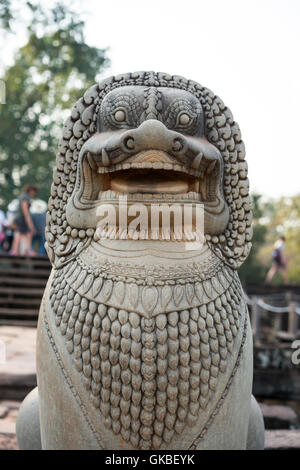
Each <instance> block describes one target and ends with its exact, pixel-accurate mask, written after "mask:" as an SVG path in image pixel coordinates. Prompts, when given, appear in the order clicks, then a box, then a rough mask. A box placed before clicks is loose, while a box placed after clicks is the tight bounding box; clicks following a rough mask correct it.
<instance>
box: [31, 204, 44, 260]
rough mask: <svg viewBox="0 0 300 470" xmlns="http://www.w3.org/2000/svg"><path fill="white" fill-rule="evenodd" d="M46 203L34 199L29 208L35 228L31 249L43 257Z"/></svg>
mask: <svg viewBox="0 0 300 470" xmlns="http://www.w3.org/2000/svg"><path fill="white" fill-rule="evenodd" d="M46 211H47V203H46V202H45V201H42V200H41V199H36V200H35V201H33V202H32V204H31V207H30V214H31V218H32V221H33V223H34V227H35V235H34V237H33V239H32V248H33V249H35V251H36V252H37V253H38V254H39V255H45V254H46V250H45V246H44V245H45V227H46Z"/></svg>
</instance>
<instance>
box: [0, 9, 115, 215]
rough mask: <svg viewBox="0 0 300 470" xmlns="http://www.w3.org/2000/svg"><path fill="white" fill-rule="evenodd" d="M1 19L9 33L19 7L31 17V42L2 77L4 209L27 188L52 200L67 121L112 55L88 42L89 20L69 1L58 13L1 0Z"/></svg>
mask: <svg viewBox="0 0 300 470" xmlns="http://www.w3.org/2000/svg"><path fill="white" fill-rule="evenodd" d="M0 2H1V3H0V20H1V22H2V25H3V26H4V27H5V28H6V29H7V30H8V31H11V30H13V27H14V24H15V23H16V24H18V21H21V20H20V19H19V18H18V17H16V18H15V16H14V15H13V11H14V10H13V8H15V9H16V7H17V6H18V5H19V11H20V10H21V8H22V7H24V8H27V11H28V12H29V13H30V18H31V21H30V24H29V25H28V26H27V38H28V39H27V43H26V44H25V45H24V46H22V47H21V48H20V49H19V50H18V51H17V52H16V54H15V56H14V63H13V65H11V66H10V67H8V68H7V69H6V71H5V72H4V75H3V76H2V77H1V78H2V80H3V81H4V82H5V85H6V104H5V105H0V166H1V174H0V207H2V208H5V207H6V206H7V204H8V203H9V202H10V200H11V199H13V198H14V197H16V196H17V195H18V194H19V192H20V188H21V187H22V186H23V185H24V184H28V183H35V184H38V185H39V187H40V193H39V197H41V198H42V199H45V200H47V199H48V196H49V189H50V183H51V180H52V168H53V165H54V160H55V158H54V157H55V154H56V150H57V143H58V138H59V136H60V132H61V127H62V123H63V120H64V119H65V117H66V116H67V114H68V112H69V110H70V108H71V107H72V105H73V104H74V103H75V102H76V101H77V100H78V99H79V97H80V96H82V94H83V92H84V90H86V89H87V88H88V87H89V86H91V85H92V84H93V83H94V82H95V80H96V77H97V75H98V74H99V73H100V72H102V71H103V69H104V68H105V67H106V66H107V65H108V63H109V61H108V59H107V51H106V50H103V49H98V48H95V47H91V46H89V45H87V44H86V42H85V38H84V21H82V20H79V19H78V13H75V12H74V11H73V10H72V9H70V7H68V6H66V2H63V3H62V2H58V3H57V4H55V6H54V7H53V8H52V9H50V10H49V9H45V7H41V5H40V4H39V3H36V4H33V3H31V2H25V1H22V0H15V1H11V0H0Z"/></svg>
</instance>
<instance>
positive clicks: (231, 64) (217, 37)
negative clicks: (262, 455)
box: [0, 0, 300, 448]
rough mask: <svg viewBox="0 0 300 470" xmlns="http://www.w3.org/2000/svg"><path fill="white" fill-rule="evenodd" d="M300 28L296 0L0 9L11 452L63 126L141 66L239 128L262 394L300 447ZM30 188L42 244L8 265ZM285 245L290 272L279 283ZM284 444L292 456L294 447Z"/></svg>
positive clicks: (245, 271)
mask: <svg viewBox="0 0 300 470" xmlns="http://www.w3.org/2000/svg"><path fill="white" fill-rule="evenodd" d="M299 22H300V2H299V1H298V0H243V1H240V0H227V1H226V2H225V1H223V0H210V1H209V2H208V1H206V0H186V2H182V1H179V0H164V1H161V0H152V1H151V2H146V1H143V0H139V1H138V0H129V1H127V2H124V1H123V0H114V1H111V2H110V1H108V2H104V1H101V0H88V1H85V2H82V1H79V0H73V1H68V0H61V1H58V0H41V1H35V0H32V1H26V0H0V26H1V29H0V40H1V57H0V103H1V104H0V250H1V253H2V254H0V301H1V304H0V325H2V326H0V329H1V331H0V338H2V341H3V344H5V345H6V346H7V359H6V362H5V365H2V366H1V364H0V448H1V446H2V447H3V448H15V447H16V442H15V436H14V423H15V417H16V413H17V411H16V410H17V409H18V406H19V403H20V400H21V399H22V398H23V397H24V396H25V393H27V391H28V390H30V389H31V388H32V387H33V386H34V384H35V381H36V378H35V359H34V341H35V326H36V321H37V313H38V306H39V304H40V299H41V295H42V292H43V289H44V286H45V283H46V281H47V278H48V275H49V270H50V266H49V262H48V260H47V257H46V256H45V253H44V252H43V238H42V233H43V224H44V220H45V212H46V203H47V201H48V197H49V191H50V185H51V181H52V171H53V167H54V164H55V154H56V151H57V145H58V140H59V138H60V134H61V129H62V124H63V122H64V120H65V119H66V118H67V116H68V115H69V112H70V109H71V108H72V106H73V104H74V103H75V102H76V101H77V100H78V99H79V98H80V97H81V96H82V94H83V92H84V91H85V90H86V89H87V88H88V87H90V86H91V85H92V84H93V83H94V82H96V81H99V80H101V79H103V78H105V77H107V76H109V75H113V74H119V73H123V72H129V71H131V72H133V71H139V70H154V71H162V72H167V73H170V74H178V75H183V76H185V77H187V78H191V79H193V80H195V81H197V82H199V83H201V84H202V85H204V86H206V87H208V88H211V89H212V90H213V91H214V93H216V94H217V95H219V96H220V97H221V99H222V100H223V101H224V103H225V104H226V105H228V106H229V108H230V109H231V111H232V112H233V115H234V118H235V119H236V121H237V122H238V123H239V125H240V127H241V131H242V136H243V140H244V142H245V146H246V158H247V161H248V166H249V179H250V189H251V197H252V202H253V212H254V222H253V226H254V236H253V248H252V251H251V253H250V255H249V257H248V259H247V260H246V262H245V263H244V265H243V266H242V268H241V269H240V277H241V279H242V282H243V285H244V289H245V292H246V296H247V302H248V304H249V309H250V314H251V322H252V329H253V335H254V336H253V337H254V344H255V348H254V366H255V374H254V392H255V393H256V395H258V396H260V397H261V403H262V406H265V409H264V415H265V422H266V423H268V429H280V430H282V429H283V428H284V429H288V430H289V431H293V430H294V429H297V430H298V434H296V435H295V436H296V437H295V436H294V437H293V436H292V435H291V434H290V437H289V439H290V440H289V445H290V446H293V447H294V448H300V437H299V432H300V431H299V399H300V382H299V366H298V365H297V364H296V365H295V364H294V363H292V360H291V357H292V353H293V345H295V344H296V343H295V341H297V340H298V339H299V338H300V336H299V329H300V325H299V314H300V183H299V181H300V154H299V148H298V136H299V108H300V87H299V83H300V62H299V49H300V28H299ZM28 185H34V186H37V188H38V192H37V194H36V196H35V198H34V200H33V201H32V204H31V206H30V213H31V217H32V221H33V222H34V224H35V235H36V239H34V238H33V239H32V252H31V251H30V252H28V251H27V252H26V250H25V252H24V248H22V244H21V245H20V252H19V253H18V254H19V255H20V256H18V257H16V256H15V257H14V259H13V260H12V256H11V254H15V253H12V243H13V238H14V224H13V220H14V217H15V214H16V213H17V212H18V207H19V206H18V204H19V203H20V194H23V193H24V191H25V190H24V187H27V188H28ZM280 237H284V244H283V245H282V244H281V245H280V249H282V256H283V259H284V265H285V269H276V271H274V272H273V273H272V275H270V268H272V267H274V265H275V267H276V262H275V261H274V251H276V250H277V249H278V246H279V244H278V241H279V240H280ZM281 240H282V239H281ZM276 243H277V245H276ZM276 247H277V248H276ZM283 249H284V251H283ZM22 250H23V251H22ZM28 253H31V254H32V255H33V256H32V257H31V258H29V257H28V256H23V255H24V254H27V255H28ZM38 254H39V255H41V256H37V255H38ZM274 263H275V264H274ZM268 273H269V277H268V278H267V274H268ZM30 332H31V333H30ZM0 341H1V339H0ZM0 362H1V361H0ZM1 367H2V368H1ZM297 367H298V368H297ZM1 400H2V401H1ZM268 400H271V403H269V402H268ZM272 400H273V401H274V400H275V402H274V403H273V402H272ZM278 400H279V402H277V401H278ZM1 406H2V408H1ZM268 406H269V408H268ZM272 406H283V407H285V408H284V409H275V410H274V409H271V408H270V407H272ZM287 408H288V410H287ZM2 418H3V419H2ZM278 419H279V424H278ZM4 422H6V424H3V423H4ZM7 423H11V425H10V424H7ZM274 423H275V424H274ZM276 423H277V424H276ZM1 426H3V427H2V428H1ZM5 426H6V427H5ZM7 426H8V427H7ZM5 430H6V431H5ZM8 431H9V432H8ZM10 431H12V432H11V433H10ZM1 433H2V434H1ZM1 435H2V441H1ZM3 436H4V437H3ZM277 437H278V436H277ZM270 439H271V437H270ZM273 439H275V437H274V436H273ZM278 439H279V441H280V439H281V441H280V442H281V444H278V442H279V441H278V440H277V441H276V442H277V444H276V445H277V447H280V445H281V446H283V447H284V445H285V444H284V442H286V439H287V437H286V436H283V438H282V436H281V435H280V436H279V437H278ZM282 439H283V441H282ZM293 439H294V440H293ZM1 442H3V443H2V444H1ZM274 442H275V441H274ZM274 442H273V444H274ZM282 442H283V443H282ZM292 442H293V443H294V444H293V445H292ZM273 444H271V441H269V445H270V447H272V445H273ZM276 445H275V444H274V445H273V447H274V446H275V447H276Z"/></svg>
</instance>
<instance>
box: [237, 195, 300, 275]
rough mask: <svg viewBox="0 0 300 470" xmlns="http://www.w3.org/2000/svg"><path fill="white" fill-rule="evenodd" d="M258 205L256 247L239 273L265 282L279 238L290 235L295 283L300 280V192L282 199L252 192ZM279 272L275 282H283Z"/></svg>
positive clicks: (290, 270)
mask: <svg viewBox="0 0 300 470" xmlns="http://www.w3.org/2000/svg"><path fill="white" fill-rule="evenodd" d="M252 200H253V207H254V210H253V212H254V221H253V240H252V243H253V247H252V250H251V252H250V255H249V257H248V258H247V260H246V261H245V263H244V264H243V266H242V267H241V269H240V271H239V273H240V277H241V279H242V280H243V281H244V282H256V283H260V282H265V279H266V274H267V271H268V270H269V268H270V267H271V264H272V251H273V246H274V243H275V241H276V240H277V239H278V238H279V237H280V236H282V235H284V236H285V238H286V247H285V255H286V258H287V262H288V264H287V268H288V278H289V282H291V283H300V194H298V195H295V196H293V197H281V198H279V199H277V200H276V199H275V200H274V199H264V198H262V197H261V196H260V195H257V194H254V195H252ZM282 281H283V279H282V276H281V274H280V272H279V273H278V274H276V276H275V277H274V280H273V281H272V282H274V283H282Z"/></svg>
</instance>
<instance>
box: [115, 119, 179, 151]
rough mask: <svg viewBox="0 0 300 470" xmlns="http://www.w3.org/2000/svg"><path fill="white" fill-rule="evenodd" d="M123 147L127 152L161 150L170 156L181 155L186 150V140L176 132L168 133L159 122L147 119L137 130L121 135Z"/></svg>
mask: <svg viewBox="0 0 300 470" xmlns="http://www.w3.org/2000/svg"><path fill="white" fill-rule="evenodd" d="M123 145H124V147H125V148H126V150H127V151H132V152H137V151H140V150H148V149H152V150H163V151H165V152H168V153H172V154H182V153H184V152H185V151H186V149H187V142H186V139H185V138H184V137H183V136H182V135H181V134H179V133H178V132H174V131H170V130H169V129H168V128H167V127H166V126H165V125H164V124H163V123H162V122H161V121H158V120H156V119H148V120H147V121H144V122H143V123H142V124H141V125H140V126H139V127H138V128H137V129H132V130H130V131H128V132H126V133H125V135H123Z"/></svg>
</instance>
